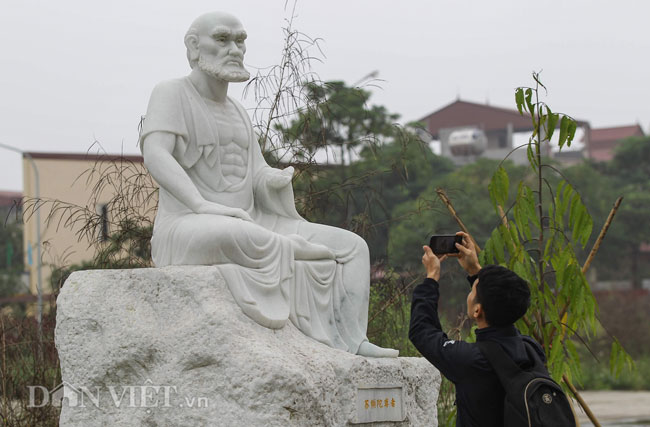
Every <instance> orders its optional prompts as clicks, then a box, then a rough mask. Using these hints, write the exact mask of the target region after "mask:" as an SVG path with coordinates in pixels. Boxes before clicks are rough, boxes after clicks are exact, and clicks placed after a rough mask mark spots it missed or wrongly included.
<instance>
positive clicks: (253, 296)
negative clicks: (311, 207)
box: [140, 77, 370, 353]
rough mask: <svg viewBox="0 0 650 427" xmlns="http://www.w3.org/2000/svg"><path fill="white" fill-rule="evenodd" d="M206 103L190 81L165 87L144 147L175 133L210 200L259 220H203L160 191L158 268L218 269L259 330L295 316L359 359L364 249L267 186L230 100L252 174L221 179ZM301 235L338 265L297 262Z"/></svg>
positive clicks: (154, 99) (256, 150) (182, 157)
mask: <svg viewBox="0 0 650 427" xmlns="http://www.w3.org/2000/svg"><path fill="white" fill-rule="evenodd" d="M209 102H211V101H209V100H205V99H204V98H202V97H201V96H200V94H199V93H198V92H197V91H196V89H195V88H194V86H193V85H192V83H191V81H190V80H189V78H187V77H185V78H181V79H175V80H169V81H166V82H162V83H160V84H159V85H158V86H156V88H155V89H154V91H153V93H152V95H151V98H150V101H149V107H148V110H147V115H146V118H145V120H144V123H143V127H142V132H141V136H140V144H141V148H142V144H145V143H148V141H147V136H148V135H150V134H152V133H154V132H166V133H170V134H173V135H175V137H176V139H175V145H174V150H173V153H172V155H173V157H174V158H175V159H176V161H177V162H178V163H179V164H180V165H181V166H182V167H183V169H184V170H185V172H186V173H187V175H188V176H189V177H190V179H191V180H192V182H193V183H194V185H195V186H196V188H197V189H198V190H199V192H200V193H201V195H202V196H203V198H205V200H207V201H211V202H216V203H220V204H222V205H225V206H229V207H233V208H241V209H243V210H245V211H246V212H248V214H249V215H250V216H251V217H252V218H253V220H254V222H252V223H251V222H248V221H244V220H241V219H238V218H234V217H229V216H221V215H208V214H196V213H194V212H193V211H191V210H190V209H189V208H188V207H187V206H185V205H183V204H182V203H181V202H180V201H178V200H177V199H176V198H175V197H174V196H173V195H172V194H170V193H169V192H168V191H166V190H165V189H164V188H160V191H159V204H158V212H157V215H156V219H155V222H154V230H153V237H152V239H151V251H152V257H153V261H154V264H155V265H156V266H158V267H161V266H166V265H217V266H218V269H219V271H220V273H221V274H222V275H223V277H224V279H225V280H226V282H227V284H228V287H229V288H230V291H231V292H232V294H233V297H234V298H235V300H236V301H237V303H238V304H239V306H240V307H241V308H242V310H243V311H244V313H246V314H247V315H248V316H249V317H251V318H252V319H253V320H255V321H257V322H258V323H259V324H261V325H263V326H266V327H268V328H281V327H282V326H284V324H285V323H286V321H287V319H290V320H291V322H292V323H293V324H294V325H296V327H298V328H299V329H300V330H301V331H302V332H303V333H305V334H306V335H308V336H310V337H312V338H314V339H316V340H318V341H320V342H323V343H324V344H327V345H329V346H331V347H335V348H339V349H343V350H346V351H349V352H351V353H356V352H357V350H358V348H359V346H360V344H361V343H362V342H363V341H365V340H367V338H366V328H367V317H368V292H369V280H370V274H369V273H370V271H369V270H370V266H369V252H368V246H367V244H366V242H365V241H364V240H363V239H362V238H360V237H359V236H357V235H356V234H354V233H352V232H349V231H347V230H343V229H339V228H335V227H329V226H326V225H321V224H314V223H310V222H308V221H306V220H304V219H303V218H301V217H300V215H299V214H298V212H297V211H296V208H295V203H294V198H293V189H292V187H291V185H290V184H289V185H287V186H285V187H283V188H282V189H280V190H276V189H273V188H271V187H269V186H268V185H267V182H268V181H267V179H266V177H267V176H268V174H269V173H270V172H271V171H272V169H271V167H270V166H269V165H268V164H267V163H266V161H265V160H264V158H263V156H262V152H261V150H260V147H259V145H258V143H257V141H256V139H255V135H254V132H253V127H252V124H251V123H250V119H249V118H248V115H247V114H246V112H245V111H244V109H243V108H242V107H241V105H240V104H238V103H237V102H235V101H233V100H231V99H230V98H228V100H227V102H229V103H232V104H233V105H234V106H235V107H236V109H237V111H238V113H239V116H240V117H241V121H242V123H243V124H244V126H243V127H241V128H240V129H239V130H240V131H242V130H243V129H244V128H245V131H246V133H247V135H246V136H245V137H246V138H247V139H248V141H249V143H248V153H247V154H248V159H247V168H246V173H245V176H244V177H243V179H241V180H236V181H237V182H229V181H228V179H226V177H224V176H223V175H222V173H221V163H220V159H219V156H220V154H219V153H220V150H219V143H220V141H219V133H218V131H217V122H216V119H215V118H214V117H213V113H212V111H211V110H210V109H209V108H208V103H209ZM224 143H226V142H224ZM275 172H277V171H275ZM296 235H299V236H302V237H303V238H305V239H306V240H308V241H310V242H313V243H318V244H322V245H325V246H327V247H328V248H329V249H330V250H331V251H332V252H333V253H334V254H335V257H336V259H335V260H332V259H322V260H309V261H307V260H297V259H295V256H294V250H293V247H292V244H291V239H292V238H296Z"/></svg>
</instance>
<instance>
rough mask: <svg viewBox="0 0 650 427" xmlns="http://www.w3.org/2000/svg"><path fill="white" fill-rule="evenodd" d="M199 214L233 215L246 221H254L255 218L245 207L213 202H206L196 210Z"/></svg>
mask: <svg viewBox="0 0 650 427" xmlns="http://www.w3.org/2000/svg"><path fill="white" fill-rule="evenodd" d="M195 212H196V213H198V214H207V215H222V216H232V217H234V218H239V219H243V220H244V221H250V222H253V218H251V216H250V215H249V214H248V212H246V211H245V210H243V209H240V208H230V207H228V206H223V205H220V204H218V203H213V202H204V203H202V204H201V205H199V207H198V208H197V209H196V211H195Z"/></svg>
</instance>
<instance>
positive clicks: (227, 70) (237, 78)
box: [198, 55, 251, 83]
mask: <svg viewBox="0 0 650 427" xmlns="http://www.w3.org/2000/svg"><path fill="white" fill-rule="evenodd" d="M198 66H199V69H200V70H201V71H203V72H205V73H207V74H209V75H211V76H212V77H215V78H217V79H221V80H224V81H227V82H230V83H236V82H245V81H246V80H248V79H249V78H250V77H251V74H250V73H249V72H248V70H246V68H244V66H243V65H233V64H232V63H229V64H228V66H224V65H222V64H219V63H217V62H215V61H208V60H206V59H205V58H204V57H203V56H202V55H199V62H198ZM232 67H237V68H235V69H233V68H232Z"/></svg>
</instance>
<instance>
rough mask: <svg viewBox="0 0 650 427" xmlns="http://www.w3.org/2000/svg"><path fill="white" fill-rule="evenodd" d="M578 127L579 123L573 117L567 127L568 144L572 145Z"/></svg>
mask: <svg viewBox="0 0 650 427" xmlns="http://www.w3.org/2000/svg"><path fill="white" fill-rule="evenodd" d="M577 128H578V125H577V124H576V122H575V120H573V119H571V121H570V122H569V126H568V129H567V142H566V145H567V146H568V147H570V146H571V141H573V138H574V137H575V136H576V129H577Z"/></svg>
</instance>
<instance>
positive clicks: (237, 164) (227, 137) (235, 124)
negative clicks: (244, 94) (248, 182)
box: [211, 102, 248, 184]
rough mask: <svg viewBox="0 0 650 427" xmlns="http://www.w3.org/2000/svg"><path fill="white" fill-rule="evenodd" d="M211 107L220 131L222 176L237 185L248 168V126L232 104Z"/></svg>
mask: <svg viewBox="0 0 650 427" xmlns="http://www.w3.org/2000/svg"><path fill="white" fill-rule="evenodd" d="M211 107H212V108H211V110H212V113H213V115H214V117H215V119H216V121H217V128H218V130H219V150H220V153H219V159H220V162H221V174H222V175H223V177H224V178H226V179H227V180H228V181H230V182H231V183H233V184H235V183H237V182H239V181H241V180H242V179H243V178H244V177H245V176H246V168H247V167H248V133H247V132H246V125H245V124H244V122H243V121H242V119H241V117H240V116H239V113H238V112H237V110H236V108H235V106H234V105H232V104H231V103H230V102H226V103H225V104H219V105H218V106H216V105H215V106H211Z"/></svg>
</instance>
